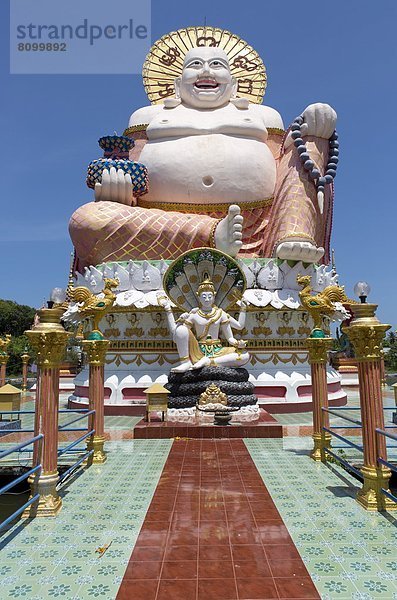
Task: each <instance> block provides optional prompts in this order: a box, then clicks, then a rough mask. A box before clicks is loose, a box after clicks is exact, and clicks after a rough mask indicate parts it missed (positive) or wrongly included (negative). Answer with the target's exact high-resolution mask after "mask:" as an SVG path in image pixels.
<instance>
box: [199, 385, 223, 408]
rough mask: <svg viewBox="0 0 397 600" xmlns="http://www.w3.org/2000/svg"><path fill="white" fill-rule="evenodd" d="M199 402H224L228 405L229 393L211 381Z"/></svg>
mask: <svg viewBox="0 0 397 600" xmlns="http://www.w3.org/2000/svg"><path fill="white" fill-rule="evenodd" d="M199 404H200V405H202V404H223V405H224V406H226V405H227V395H226V394H224V393H223V392H222V390H221V389H220V388H218V386H217V385H215V383H210V385H209V386H208V387H207V389H206V390H205V392H203V393H202V394H201V395H200V400H199Z"/></svg>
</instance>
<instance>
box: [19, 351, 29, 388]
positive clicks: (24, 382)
mask: <svg viewBox="0 0 397 600" xmlns="http://www.w3.org/2000/svg"><path fill="white" fill-rule="evenodd" d="M21 359H22V391H23V392H26V390H27V389H28V365H29V359H30V356H29V354H28V353H27V352H24V353H23V354H22V355H21Z"/></svg>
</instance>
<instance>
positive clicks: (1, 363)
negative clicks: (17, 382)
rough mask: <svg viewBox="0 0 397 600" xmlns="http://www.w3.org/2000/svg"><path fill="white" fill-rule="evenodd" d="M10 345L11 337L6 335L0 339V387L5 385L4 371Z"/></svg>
mask: <svg viewBox="0 0 397 600" xmlns="http://www.w3.org/2000/svg"><path fill="white" fill-rule="evenodd" d="M10 343H11V335H10V334H9V333H7V334H6V335H5V336H4V337H0V387H2V386H3V385H5V384H6V371H7V362H8V359H9V356H8V352H7V349H8V346H9V345H10Z"/></svg>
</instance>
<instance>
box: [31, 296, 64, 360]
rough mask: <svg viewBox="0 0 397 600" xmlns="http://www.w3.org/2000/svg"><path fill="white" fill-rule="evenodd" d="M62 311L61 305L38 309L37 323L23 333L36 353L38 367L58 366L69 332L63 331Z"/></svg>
mask: <svg viewBox="0 0 397 600" xmlns="http://www.w3.org/2000/svg"><path fill="white" fill-rule="evenodd" d="M63 313H64V309H63V308H61V307H55V308H42V309H40V310H39V311H38V316H39V324H38V325H37V326H36V327H34V329H29V330H28V331H25V334H26V336H27V338H28V340H29V342H30V344H31V345H32V347H33V348H34V350H35V351H36V353H37V364H38V365H39V367H40V368H48V369H50V368H55V367H58V366H59V363H60V362H61V360H62V357H63V353H64V350H65V346H66V343H67V340H68V338H69V337H70V336H71V333H68V332H67V331H65V329H64V328H63V327H62V325H61V323H60V319H61V317H62V315H63Z"/></svg>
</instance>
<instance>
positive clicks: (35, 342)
mask: <svg viewBox="0 0 397 600" xmlns="http://www.w3.org/2000/svg"><path fill="white" fill-rule="evenodd" d="M63 312H64V309H63V308H58V307H55V308H43V309H41V310H39V311H38V315H39V319H40V322H39V324H38V325H37V326H36V327H35V328H34V329H32V330H29V331H26V332H25V333H26V336H27V337H28V339H29V342H30V344H31V345H32V347H33V348H34V349H35V350H36V353H37V366H38V374H37V395H36V407H35V435H37V434H39V433H42V434H43V435H44V440H43V451H42V457H41V464H42V470H41V473H38V474H37V473H36V474H35V475H33V476H32V477H31V478H30V479H29V482H30V484H31V488H32V495H34V494H37V493H38V494H39V495H40V498H39V500H38V502H37V503H36V504H33V505H31V506H30V507H29V508H28V509H27V510H26V512H25V513H24V516H38V517H55V516H56V515H57V514H58V513H59V511H60V510H61V508H62V500H61V498H60V497H59V494H58V491H57V489H56V485H57V483H58V481H59V474H58V408H59V365H60V362H61V360H62V357H63V354H64V351H65V347H66V343H67V340H68V338H69V336H70V334H69V333H67V332H66V331H65V330H64V328H63V327H62V325H61V323H60V318H61V317H62V314H63Z"/></svg>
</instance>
